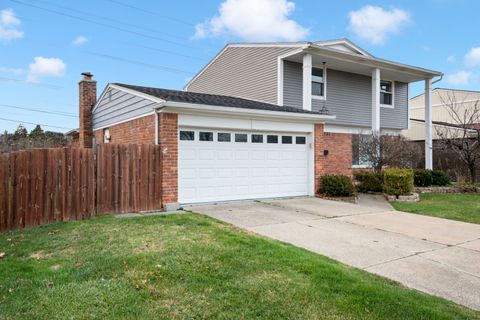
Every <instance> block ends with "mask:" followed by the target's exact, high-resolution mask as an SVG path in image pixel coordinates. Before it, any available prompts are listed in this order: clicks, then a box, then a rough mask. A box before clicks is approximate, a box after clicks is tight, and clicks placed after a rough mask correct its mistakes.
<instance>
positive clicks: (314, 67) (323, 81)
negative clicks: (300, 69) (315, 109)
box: [312, 66, 327, 100]
mask: <svg viewBox="0 0 480 320" xmlns="http://www.w3.org/2000/svg"><path fill="white" fill-rule="evenodd" d="M313 69H320V70H322V72H323V77H322V81H319V80H318V78H319V77H318V76H314V75H313ZM315 78H317V79H315ZM313 82H316V83H322V84H323V96H319V95H315V94H313V93H312V99H313V100H327V66H321V67H318V66H312V83H313ZM312 86H313V84H312Z"/></svg>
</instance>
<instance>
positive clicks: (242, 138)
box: [235, 133, 248, 142]
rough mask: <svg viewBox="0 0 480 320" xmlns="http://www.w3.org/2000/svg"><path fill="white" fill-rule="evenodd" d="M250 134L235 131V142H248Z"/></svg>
mask: <svg viewBox="0 0 480 320" xmlns="http://www.w3.org/2000/svg"><path fill="white" fill-rule="evenodd" d="M247 140H248V135H247V134H246V133H235V142H247Z"/></svg>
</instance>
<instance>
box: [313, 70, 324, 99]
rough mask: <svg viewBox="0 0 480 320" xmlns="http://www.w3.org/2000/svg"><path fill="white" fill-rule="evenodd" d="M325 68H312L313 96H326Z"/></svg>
mask: <svg viewBox="0 0 480 320" xmlns="http://www.w3.org/2000/svg"><path fill="white" fill-rule="evenodd" d="M323 79H324V78H323V69H318V68H312V96H317V97H324V91H325V83H324V81H323Z"/></svg>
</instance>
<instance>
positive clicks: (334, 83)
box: [312, 69, 372, 126]
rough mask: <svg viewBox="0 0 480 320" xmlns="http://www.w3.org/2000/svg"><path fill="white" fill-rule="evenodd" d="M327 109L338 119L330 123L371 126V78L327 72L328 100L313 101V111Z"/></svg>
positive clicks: (330, 70)
mask: <svg viewBox="0 0 480 320" xmlns="http://www.w3.org/2000/svg"><path fill="white" fill-rule="evenodd" d="M324 103H325V107H326V108H327V110H328V111H330V114H332V115H336V116H337V118H336V120H334V121H331V122H330V123H333V124H345V125H357V126H370V125H371V122H372V120H371V119H372V114H371V106H372V80H371V77H368V76H364V75H360V74H356V73H349V72H343V71H337V70H333V69H328V70H327V100H326V101H322V100H313V101H312V109H313V110H314V111H319V110H321V109H322V107H323V105H324Z"/></svg>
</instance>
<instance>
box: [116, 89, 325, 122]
mask: <svg viewBox="0 0 480 320" xmlns="http://www.w3.org/2000/svg"><path fill="white" fill-rule="evenodd" d="M113 85H116V86H119V87H123V88H126V89H129V90H134V91H137V92H139V93H142V94H146V95H149V96H152V97H155V98H159V99H161V100H164V101H171V102H183V103H192V104H198V105H199V108H200V105H210V106H219V107H231V108H242V109H253V110H265V111H277V112H292V113H304V114H315V115H320V114H324V113H321V112H314V111H308V110H303V109H300V108H295V107H288V106H278V105H274V104H269V103H264V102H259V101H254V100H247V99H242V98H236V97H231V96H222V95H215V94H206V93H198V92H190V91H180V90H170V89H162V88H152V87H143V86H135V85H129V84H124V83H113Z"/></svg>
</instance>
